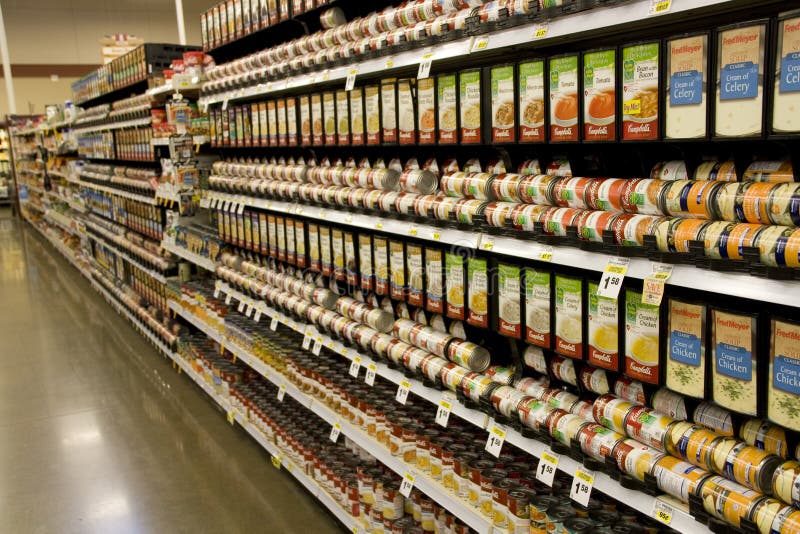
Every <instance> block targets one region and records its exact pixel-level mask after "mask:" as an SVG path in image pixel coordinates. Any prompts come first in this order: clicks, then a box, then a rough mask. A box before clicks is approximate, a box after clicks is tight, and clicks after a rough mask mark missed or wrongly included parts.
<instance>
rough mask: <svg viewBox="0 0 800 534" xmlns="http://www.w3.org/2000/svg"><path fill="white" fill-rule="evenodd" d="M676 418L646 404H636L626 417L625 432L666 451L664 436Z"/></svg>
mask: <svg viewBox="0 0 800 534" xmlns="http://www.w3.org/2000/svg"><path fill="white" fill-rule="evenodd" d="M674 422H675V420H674V419H673V418H671V417H668V416H666V415H663V414H660V413H658V412H656V411H655V410H651V409H650V408H647V407H645V406H635V407H634V408H633V409H631V410H630V411H629V412H628V415H627V416H626V417H625V433H626V434H627V435H628V436H630V437H632V438H634V439H636V440H637V441H639V442H641V443H644V444H645V445H649V446H651V447H653V448H654V449H658V450H659V451H665V450H666V447H665V446H664V438H665V437H666V435H667V430H668V429H669V427H670V425H672V424H673V423H674Z"/></svg>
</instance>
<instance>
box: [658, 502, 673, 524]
mask: <svg viewBox="0 0 800 534" xmlns="http://www.w3.org/2000/svg"><path fill="white" fill-rule="evenodd" d="M673 514H674V510H673V508H672V506H670V505H669V504H667V503H665V502H664V501H661V500H659V499H656V500H655V501H653V517H655V518H656V520H657V521H660V522H662V523H664V524H665V525H669V524H670V523H672V516H673Z"/></svg>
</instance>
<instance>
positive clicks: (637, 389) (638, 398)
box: [614, 376, 647, 404]
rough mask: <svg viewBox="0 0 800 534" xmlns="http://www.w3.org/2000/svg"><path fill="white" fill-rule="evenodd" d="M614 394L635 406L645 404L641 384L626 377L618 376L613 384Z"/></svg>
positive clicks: (645, 400)
mask: <svg viewBox="0 0 800 534" xmlns="http://www.w3.org/2000/svg"><path fill="white" fill-rule="evenodd" d="M614 393H615V394H616V395H617V397H620V398H623V399H625V400H627V401H630V402H633V403H635V404H646V403H647V399H646V397H645V391H644V386H643V385H642V383H641V382H639V381H638V380H634V379H632V378H629V377H627V376H620V377H619V378H617V380H616V381H615V382H614Z"/></svg>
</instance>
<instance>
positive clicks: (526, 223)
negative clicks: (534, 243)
mask: <svg viewBox="0 0 800 534" xmlns="http://www.w3.org/2000/svg"><path fill="white" fill-rule="evenodd" d="M553 209H556V208H551V207H549V206H538V205H531V204H518V205H517V206H516V207H515V208H514V209H513V210H512V211H511V214H510V215H509V217H510V219H511V224H512V225H513V226H514V228H515V229H517V230H524V231H526V232H532V231H533V224H534V223H536V222H540V221H541V220H542V216H543V215H544V214H545V213H547V212H548V211H550V210H553Z"/></svg>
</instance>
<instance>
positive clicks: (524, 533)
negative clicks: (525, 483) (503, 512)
mask: <svg viewBox="0 0 800 534" xmlns="http://www.w3.org/2000/svg"><path fill="white" fill-rule="evenodd" d="M536 496H537V495H536V492H535V491H533V490H530V489H528V488H514V489H512V490H510V491H509V492H508V495H507V497H506V505H507V506H506V507H507V508H508V527H507V528H508V532H509V534H529V533H530V527H531V519H530V518H531V513H530V502H531V500H532V499H534V498H535V497H536Z"/></svg>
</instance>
